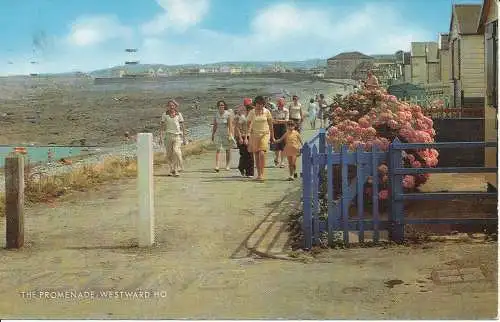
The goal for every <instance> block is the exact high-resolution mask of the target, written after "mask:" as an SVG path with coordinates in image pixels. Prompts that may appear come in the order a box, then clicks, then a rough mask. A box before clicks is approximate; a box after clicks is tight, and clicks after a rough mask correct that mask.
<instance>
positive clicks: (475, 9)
mask: <svg viewBox="0 0 500 322" xmlns="http://www.w3.org/2000/svg"><path fill="white" fill-rule="evenodd" d="M480 17H481V5H480V4H455V5H453V10H452V15H451V21H450V32H451V30H452V29H453V20H454V19H457V25H458V34H460V35H472V34H477V25H478V21H479V18H480Z"/></svg>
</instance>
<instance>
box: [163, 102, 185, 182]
mask: <svg viewBox="0 0 500 322" xmlns="http://www.w3.org/2000/svg"><path fill="white" fill-rule="evenodd" d="M160 138H163V144H164V145H165V159H166V163H167V166H168V167H169V174H168V175H169V176H174V177H178V176H179V171H181V170H182V150H181V145H182V143H183V142H185V138H184V118H183V117H182V114H180V113H179V112H178V111H177V104H176V102H175V101H172V100H170V101H168V102H167V111H166V112H164V113H163V114H162V116H161V123H160Z"/></svg>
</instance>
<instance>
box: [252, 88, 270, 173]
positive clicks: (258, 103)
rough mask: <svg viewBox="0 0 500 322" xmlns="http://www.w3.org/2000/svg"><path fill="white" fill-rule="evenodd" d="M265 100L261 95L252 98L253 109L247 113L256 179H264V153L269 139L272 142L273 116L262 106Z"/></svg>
mask: <svg viewBox="0 0 500 322" xmlns="http://www.w3.org/2000/svg"><path fill="white" fill-rule="evenodd" d="M265 104H266V100H265V99H264V97H262V96H257V97H256V98H255V100H254V105H255V107H254V109H253V110H251V111H250V112H249V113H248V131H247V133H249V134H250V137H249V147H248V150H249V152H252V153H253V154H254V161H255V165H256V167H257V177H256V178H255V179H256V180H258V181H264V166H265V164H266V159H265V155H266V152H267V149H268V147H269V141H271V143H274V133H273V117H272V115H271V112H270V111H269V110H268V109H266V108H265V107H264V106H265Z"/></svg>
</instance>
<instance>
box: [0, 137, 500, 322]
mask: <svg viewBox="0 0 500 322" xmlns="http://www.w3.org/2000/svg"><path fill="white" fill-rule="evenodd" d="M311 134H312V132H310V131H309V132H306V137H308V136H311ZM236 160H237V158H235V159H234V162H235V163H236ZM213 162H214V155H213V153H208V154H203V155H199V156H195V157H192V158H190V159H189V160H187V162H186V165H185V169H186V171H185V172H184V173H183V174H182V176H181V177H179V178H173V177H167V176H166V172H165V169H158V170H156V171H155V176H156V177H155V209H156V233H157V236H156V237H157V238H156V239H157V245H156V246H155V247H154V248H152V249H138V248H136V247H135V246H134V245H135V244H136V239H135V237H136V231H135V217H136V215H137V196H136V182H135V180H124V181H120V182H116V183H114V184H113V185H107V186H103V187H100V188H99V189H98V190H96V191H91V192H86V193H77V194H74V195H72V196H69V197H66V198H65V199H64V200H63V199H61V200H59V201H58V202H56V203H55V204H54V205H51V206H50V207H49V206H47V205H38V206H35V207H33V208H29V209H27V211H26V215H25V221H26V231H25V235H26V241H27V243H26V247H25V248H24V249H22V250H19V251H7V250H0V316H2V317H3V318H93V319H97V318H123V319H125V318H128V319H133V318H136V319H139V318H141V319H148V318H149V319H152V318H219V319H221V318H234V319H245V318H247V319H249V318H274V319H275V318H290V319H311V318H315V319H342V318H349V319H366V318H369V319H389V318H393V319H394V318H396V319H397V318H399V319H406V318H413V319H423V318H428V319H440V318H461V319H474V318H491V317H493V316H496V312H497V309H496V299H497V298H496V294H497V293H496V284H495V280H494V277H493V276H495V277H496V273H495V274H493V273H492V272H493V271H495V272H496V244H486V243H482V244H435V245H426V246H425V247H426V248H423V247H419V248H405V247H401V248H399V247H398V248H389V249H381V248H367V249H355V250H348V251H329V252H325V253H324V254H322V255H321V256H320V257H318V258H316V259H313V258H311V257H308V256H304V259H305V260H306V261H305V262H304V261H303V262H298V261H287V260H272V259H269V258H265V257H262V256H256V255H255V253H258V254H260V255H266V257H272V256H277V257H279V255H283V254H286V251H287V248H288V245H287V234H286V232H285V231H284V230H283V227H284V225H285V223H286V212H287V211H288V209H290V207H297V206H298V202H300V199H298V197H297V193H298V192H299V191H300V180H297V181H295V182H288V181H285V179H286V177H287V175H286V174H287V171H286V169H275V168H268V169H267V170H266V171H267V174H266V176H267V178H268V180H267V181H266V182H265V183H258V182H253V181H249V180H247V179H244V178H241V177H240V176H239V175H238V174H237V170H235V169H233V170H231V171H229V172H225V171H221V172H220V173H214V172H213V170H212V168H213ZM268 163H269V164H270V163H272V157H271V156H270V157H269V158H268ZM4 234H5V222H4V221H2V222H1V224H0V246H5V244H4V240H5V235H4ZM455 271H457V272H458V271H459V273H457V274H458V275H457V274H455V273H454V272H455ZM450 272H451V273H450ZM447 274H448V275H447ZM453 274H455V275H453ZM460 274H461V275H460ZM433 276H437V277H436V278H434V279H433ZM443 276H459V277H458V280H460V281H458V280H457V279H456V280H453V279H450V278H448V279H446V278H444V279H443V278H442V277H443ZM443 281H444V282H443Z"/></svg>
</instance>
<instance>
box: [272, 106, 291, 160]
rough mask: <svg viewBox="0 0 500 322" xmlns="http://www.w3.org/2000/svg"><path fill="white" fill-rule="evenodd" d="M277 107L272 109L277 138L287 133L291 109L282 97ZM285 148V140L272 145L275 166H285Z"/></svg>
mask: <svg viewBox="0 0 500 322" xmlns="http://www.w3.org/2000/svg"><path fill="white" fill-rule="evenodd" d="M276 106H277V108H275V109H274V110H272V111H271V114H272V116H273V129H274V135H275V136H276V137H277V138H280V137H281V136H283V134H285V133H286V124H287V122H288V118H289V111H288V109H287V108H286V107H285V99H283V98H280V99H279V100H278V102H277V104H276ZM284 148H285V144H284V142H280V143H275V144H272V145H271V150H272V151H274V166H276V167H278V166H279V167H280V168H284V167H285V165H284V161H285V156H284V155H283V149H284Z"/></svg>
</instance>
